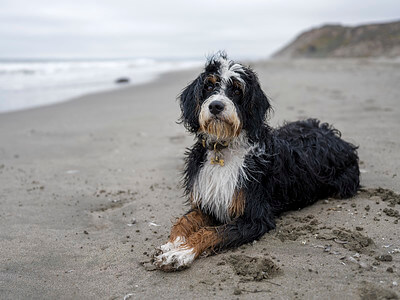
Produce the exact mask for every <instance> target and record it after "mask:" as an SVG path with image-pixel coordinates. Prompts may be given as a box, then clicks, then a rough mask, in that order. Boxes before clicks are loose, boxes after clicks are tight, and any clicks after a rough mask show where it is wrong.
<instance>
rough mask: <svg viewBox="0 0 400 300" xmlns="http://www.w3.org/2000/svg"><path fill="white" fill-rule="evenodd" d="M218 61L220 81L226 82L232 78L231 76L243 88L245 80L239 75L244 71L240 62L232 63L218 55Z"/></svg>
mask: <svg viewBox="0 0 400 300" xmlns="http://www.w3.org/2000/svg"><path fill="white" fill-rule="evenodd" d="M218 62H219V63H220V64H221V65H220V67H219V75H220V76H221V81H222V82H224V83H228V82H229V81H231V80H232V77H233V78H235V79H236V80H237V81H239V82H240V83H241V84H242V86H243V88H244V86H245V82H244V80H243V78H242V77H241V75H243V74H244V73H245V71H244V68H243V66H242V65H241V64H238V63H233V62H232V61H230V60H228V59H226V58H224V57H220V58H219V59H218Z"/></svg>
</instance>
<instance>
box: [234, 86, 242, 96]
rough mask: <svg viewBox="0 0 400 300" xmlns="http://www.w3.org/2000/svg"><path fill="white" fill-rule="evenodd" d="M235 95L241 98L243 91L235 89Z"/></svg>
mask: <svg viewBox="0 0 400 300" xmlns="http://www.w3.org/2000/svg"><path fill="white" fill-rule="evenodd" d="M233 93H234V94H235V95H236V96H239V95H241V94H242V90H241V89H238V88H236V89H234V90H233Z"/></svg>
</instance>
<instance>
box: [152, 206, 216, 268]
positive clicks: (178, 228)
mask: <svg viewBox="0 0 400 300" xmlns="http://www.w3.org/2000/svg"><path fill="white" fill-rule="evenodd" d="M210 223H211V222H210V220H209V218H208V217H207V216H206V215H204V214H203V213H202V212H201V211H200V210H199V209H192V210H190V211H189V212H188V213H186V214H185V215H184V216H182V217H181V218H179V219H178V221H177V222H176V223H175V224H174V225H173V226H172V229H171V234H170V239H169V241H168V242H167V243H166V244H164V245H162V246H161V247H160V248H159V249H158V250H159V251H158V252H161V253H158V254H159V255H157V256H156V257H155V262H154V263H155V265H156V266H157V267H159V268H163V269H165V270H167V269H168V268H170V266H168V267H166V265H171V264H173V265H175V266H176V268H183V267H184V266H185V265H186V264H187V262H189V261H190V263H191V262H192V261H193V259H194V258H193V259H191V256H192V253H188V251H184V253H181V252H182V251H183V248H185V250H187V249H186V248H187V242H188V239H189V237H190V236H191V235H192V234H193V233H195V232H197V231H198V230H200V229H201V228H202V227H204V226H208V225H210ZM167 253H168V254H167ZM178 254H179V255H178ZM178 256H179V257H178ZM173 258H174V259H173ZM173 260H174V262H173V263H172V261H173Z"/></svg>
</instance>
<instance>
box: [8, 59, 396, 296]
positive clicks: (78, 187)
mask: <svg viewBox="0 0 400 300" xmlns="http://www.w3.org/2000/svg"><path fill="white" fill-rule="evenodd" d="M254 68H255V70H256V71H257V72H258V74H259V77H260V80H261V82H262V86H263V88H264V89H265V91H266V93H267V94H268V95H269V96H270V97H271V98H272V99H273V105H274V107H275V113H274V115H273V116H271V120H270V122H271V123H272V124H274V125H276V124H282V122H283V121H284V120H296V119H300V118H305V117H317V118H320V119H321V120H323V121H327V122H331V123H333V124H334V125H335V126H336V127H337V128H338V129H340V130H341V131H342V132H343V136H344V138H346V139H347V140H349V141H352V142H353V143H355V144H358V145H359V146H360V149H359V154H360V159H361V168H362V172H363V173H362V185H363V186H364V188H365V189H364V190H362V191H361V192H360V193H359V195H358V196H357V197H355V198H353V199H349V200H334V199H327V200H323V201H320V202H318V203H316V204H315V205H313V206H311V207H308V208H306V209H303V210H301V211H296V212H290V213H287V214H285V215H283V216H282V217H281V218H280V219H279V220H278V227H277V230H276V231H273V232H270V233H268V234H266V235H265V236H264V237H263V238H262V239H261V240H260V241H258V242H256V243H253V244H251V245H245V246H242V247H240V248H239V249H237V250H232V251H227V252H225V253H222V254H219V255H215V256H210V257H207V258H201V259H199V260H197V261H196V262H195V263H194V264H193V266H192V267H191V268H190V269H188V270H185V271H182V272H178V273H163V272H160V271H151V270H152V268H151V266H149V264H148V261H149V260H150V258H149V256H150V255H151V253H152V251H153V249H154V247H156V246H159V245H160V244H161V243H162V242H164V241H165V240H166V239H167V237H168V233H169V228H170V225H171V222H172V221H173V220H174V218H175V217H178V216H180V215H181V214H182V213H183V212H185V210H187V207H185V206H184V205H183V202H184V199H183V198H182V197H181V193H182V192H181V189H180V188H179V172H180V171H181V170H182V166H183V161H182V157H183V152H184V148H185V147H187V146H189V145H190V144H191V143H192V138H191V137H189V136H188V135H187V134H186V133H185V132H184V130H183V128H182V127H181V126H179V125H177V124H176V123H175V121H176V120H177V118H178V116H179V110H178V103H177V102H176V101H175V97H176V95H177V94H178V93H179V92H180V91H181V89H182V88H183V87H184V86H185V85H186V84H187V83H188V82H189V81H190V80H192V79H194V77H195V76H197V74H198V70H191V71H185V72H179V73H171V74H168V75H166V76H163V77H161V78H160V79H159V80H157V81H156V82H154V83H150V84H146V85H141V86H136V87H130V88H126V89H123V90H119V91H113V92H108V93H101V94H94V95H88V96H85V97H82V98H79V99H76V100H74V101H70V102H66V103H63V104H58V105H54V106H49V107H43V108H38V109H33V110H28V111H22V112H15V113H8V114H2V115H0V141H1V142H0V205H1V211H0V298H2V299H57V298H62V299H72V298H74V299H77V298H100V299H123V298H124V296H126V298H127V299H154V298H165V299H176V298H186V299H192V298H193V299H197V298H199V299H201V298H206V297H207V298H221V299H222V298H228V299H236V298H239V299H249V298H259V299H265V298H270V299H295V298H299V299H310V298H313V299H328V298H329V299H398V298H396V297H398V296H399V295H400V287H399V284H400V276H399V274H400V253H399V251H400V250H399V249H400V230H399V228H400V225H399V224H398V222H399V219H400V216H399V210H400V200H399V199H400V198H399V196H397V195H396V194H393V193H392V192H391V191H390V190H393V191H395V192H400V181H399V178H400V135H399V131H400V102H399V101H400V86H399V83H400V65H399V64H398V63H397V64H396V63H394V62H374V61H368V60H326V61H319V60H315V61H287V62H285V61H272V62H260V63H257V64H254ZM378 187H382V188H384V189H377V188H378ZM129 294H131V295H130V296H127V295H129Z"/></svg>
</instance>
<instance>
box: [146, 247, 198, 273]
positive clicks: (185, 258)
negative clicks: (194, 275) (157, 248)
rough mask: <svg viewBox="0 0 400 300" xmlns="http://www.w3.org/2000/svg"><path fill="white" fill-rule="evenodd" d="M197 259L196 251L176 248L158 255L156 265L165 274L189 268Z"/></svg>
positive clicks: (155, 258)
mask: <svg viewBox="0 0 400 300" xmlns="http://www.w3.org/2000/svg"><path fill="white" fill-rule="evenodd" d="M194 258H195V253H194V249H193V248H190V249H187V248H175V249H172V250H170V251H168V252H164V253H161V254H160V253H156V255H155V256H154V262H153V263H154V265H155V266H156V267H157V268H158V269H160V270H163V271H164V272H173V271H180V270H183V269H186V268H188V267H189V266H190V265H191V264H192V262H193V260H194Z"/></svg>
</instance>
